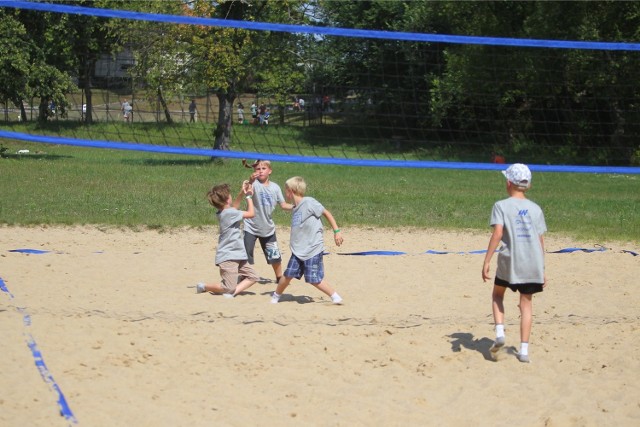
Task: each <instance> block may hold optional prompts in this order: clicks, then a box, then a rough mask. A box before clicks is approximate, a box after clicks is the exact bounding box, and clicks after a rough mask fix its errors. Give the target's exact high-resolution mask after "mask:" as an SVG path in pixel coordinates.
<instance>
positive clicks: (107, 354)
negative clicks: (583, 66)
mask: <svg viewBox="0 0 640 427" xmlns="http://www.w3.org/2000/svg"><path fill="white" fill-rule="evenodd" d="M343 231H344V237H345V244H344V245H343V246H342V247H341V248H336V247H335V246H334V245H333V239H332V238H331V235H330V233H327V235H326V237H325V241H326V242H327V250H328V251H329V252H330V255H328V256H327V257H326V258H325V268H326V271H327V280H328V281H329V282H330V283H331V284H333V285H334V286H335V287H336V289H337V290H338V291H339V292H340V294H341V295H342V297H343V298H344V301H345V304H344V305H343V306H334V305H332V304H331V303H330V301H329V299H328V298H327V297H325V296H324V295H323V294H321V293H320V292H318V291H317V290H316V289H314V288H313V287H312V286H310V285H307V284H305V283H302V282H299V281H294V282H293V284H292V285H291V286H290V287H289V289H288V290H287V294H286V295H285V296H284V297H283V300H282V302H281V303H280V304H270V302H269V294H270V292H271V291H273V289H275V284H274V283H271V281H270V280H271V279H272V278H273V272H272V270H271V268H270V267H269V266H267V265H266V263H265V262H264V259H263V258H262V257H261V256H258V257H257V258H256V259H257V262H256V269H257V271H258V272H259V273H260V275H261V276H262V277H264V278H265V279H266V280H264V282H265V283H258V284H256V285H254V286H253V287H252V288H250V289H249V291H250V292H249V293H247V294H245V295H241V296H239V297H237V298H235V299H227V298H223V297H221V296H215V295H211V294H199V295H196V293H195V288H194V285H195V283H196V282H198V281H205V280H206V281H217V280H218V277H219V276H218V271H217V268H216V267H215V266H214V265H213V257H214V251H215V246H216V239H217V236H216V228H215V227H213V226H212V227H211V228H206V229H198V230H176V231H171V232H162V233H161V232H157V231H139V232H135V231H131V230H117V229H101V228H97V227H72V228H63V227H61V228H57V227H53V228H51V227H49V228H41V227H33V228H19V227H0V236H1V239H0V278H1V279H2V281H3V283H4V286H3V290H2V291H1V292H0V334H1V336H2V364H0V366H1V368H0V370H1V374H0V425H3V426H26V425H29V426H58V425H59V426H63V425H69V424H75V423H76V422H77V424H78V425H85V426H212V425H219V426H287V425H296V426H301V425H304V426H307V425H308V426H409V425H410V426H468V425H479V426H503V425H504V426H507V425H509V426H514V425H515V426H563V427H564V426H605V425H606V426H638V425H640V383H639V380H640V340H639V339H640V292H639V291H640V289H639V287H640V256H637V257H634V256H632V255H630V254H627V253H623V252H622V250H625V249H626V250H632V251H635V252H640V250H639V248H638V247H633V245H632V244H624V243H615V244H605V243H603V242H597V243H601V244H603V245H604V246H605V247H607V248H608V249H607V250H606V251H604V252H591V253H587V252H572V253H564V254H551V253H550V254H548V255H547V257H546V260H547V276H548V279H549V286H548V287H547V288H546V290H545V291H544V292H543V293H542V294H540V295H537V296H536V297H535V298H534V315H535V318H534V326H533V333H532V339H531V346H530V355H531V360H532V363H530V364H523V363H520V362H518V361H517V360H516V358H515V356H514V352H515V349H516V348H517V346H518V343H519V329H518V325H519V316H518V309H517V296H516V295H515V294H513V293H511V292H509V293H508V295H507V299H506V307H505V308H506V317H507V321H506V328H507V346H506V348H505V349H504V350H503V351H502V352H501V353H500V354H499V357H498V360H497V361H493V360H492V358H491V357H490V352H489V347H490V345H491V343H492V339H493V336H494V334H493V324H492V317H491V306H490V293H491V285H489V284H485V283H483V282H482V280H481V275H480V272H481V265H482V260H483V255H481V254H470V253H468V252H470V251H475V250H482V249H484V248H486V245H487V242H488V238H489V230H487V232H486V233H473V232H468V233H453V232H442V231H429V230H403V231H399V232H392V231H380V230H374V229H348V228H347V229H343ZM279 236H280V241H281V244H282V247H283V249H286V250H285V251H284V252H285V260H287V259H288V256H289V251H288V230H286V229H282V230H279ZM546 242H547V250H548V251H554V250H558V249H563V248H569V247H581V248H593V247H594V242H579V241H573V240H570V239H567V238H562V237H556V236H553V235H550V236H547V239H546ZM16 249H38V250H45V251H49V252H47V253H43V254H29V253H23V252H12V251H13V250H16ZM372 250H388V251H403V252H406V254H404V255H398V256H373V255H370V256H353V255H339V254H338V253H345V252H359V251H372ZM427 250H438V251H453V252H464V253H462V254H446V255H430V254H424V252H425V251H427ZM494 265H495V258H494ZM30 343H31V346H29V344H30ZM38 352H40V353H38ZM40 356H41V359H40ZM62 399H64V401H62ZM65 403H66V404H65ZM61 408H62V414H61ZM65 415H66V417H65Z"/></svg>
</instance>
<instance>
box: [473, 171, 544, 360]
mask: <svg viewBox="0 0 640 427" xmlns="http://www.w3.org/2000/svg"><path fill="white" fill-rule="evenodd" d="M502 173H503V174H504V176H505V177H506V178H507V193H508V194H509V197H508V198H507V199H504V200H500V201H498V202H496V203H495V204H494V205H493V211H492V212H491V221H490V225H491V227H492V228H493V233H492V234H491V238H490V239H489V246H488V248H487V254H486V255H485V258H484V265H483V267H482V279H483V280H484V281H485V282H486V281H487V280H490V278H491V277H490V276H489V267H490V263H491V257H492V256H493V254H494V252H495V251H496V249H497V248H498V245H499V244H500V242H502V249H501V251H500V253H499V254H498V265H497V268H496V276H495V279H494V285H493V294H492V309H493V319H494V321H495V325H496V340H495V342H494V344H493V346H492V347H491V352H492V353H497V352H498V350H500V348H501V347H502V346H504V344H505V334H504V303H503V302H504V294H505V291H506V290H507V288H509V289H511V290H512V291H514V292H516V291H518V292H520V305H519V307H520V351H519V352H518V353H517V358H518V360H519V361H520V362H525V363H528V362H529V336H530V334H531V323H532V318H533V302H532V297H533V294H535V293H537V292H542V289H543V288H544V287H545V286H546V277H545V273H544V239H543V234H544V233H545V232H546V231H547V226H546V223H545V220H544V214H543V213H542V209H540V206H538V205H537V204H535V203H534V202H532V201H531V200H529V199H527V198H526V196H525V192H526V191H527V190H528V189H529V188H530V187H531V171H530V170H529V168H528V167H527V166H526V165H523V164H521V163H515V164H513V165H511V166H509V167H508V168H507V170H505V171H503V172H502Z"/></svg>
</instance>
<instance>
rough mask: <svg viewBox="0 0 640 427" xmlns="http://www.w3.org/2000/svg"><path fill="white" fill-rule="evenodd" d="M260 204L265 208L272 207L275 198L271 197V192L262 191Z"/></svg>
mask: <svg viewBox="0 0 640 427" xmlns="http://www.w3.org/2000/svg"><path fill="white" fill-rule="evenodd" d="M260 205H261V206H262V207H265V208H272V207H273V205H274V203H273V198H272V197H271V195H270V194H269V193H261V194H260Z"/></svg>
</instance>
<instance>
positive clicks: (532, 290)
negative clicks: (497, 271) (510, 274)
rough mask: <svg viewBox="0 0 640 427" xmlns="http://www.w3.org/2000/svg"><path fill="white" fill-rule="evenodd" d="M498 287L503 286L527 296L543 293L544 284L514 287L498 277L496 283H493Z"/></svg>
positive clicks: (526, 284)
mask: <svg viewBox="0 0 640 427" xmlns="http://www.w3.org/2000/svg"><path fill="white" fill-rule="evenodd" d="M493 284H494V285H496V286H502V287H503V288H509V289H511V290H512V291H513V292H516V291H518V292H520V293H521V294H525V295H532V294H537V293H538V292H542V283H518V284H517V285H512V284H511V283H509V282H507V281H506V280H502V279H500V278H499V277H498V276H496V279H495V281H494V282H493Z"/></svg>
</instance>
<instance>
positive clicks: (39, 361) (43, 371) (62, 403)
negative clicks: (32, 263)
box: [0, 277, 78, 424]
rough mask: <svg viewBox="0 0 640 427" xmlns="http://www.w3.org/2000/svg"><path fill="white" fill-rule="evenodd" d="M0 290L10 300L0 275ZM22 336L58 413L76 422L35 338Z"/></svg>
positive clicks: (24, 314)
mask: <svg viewBox="0 0 640 427" xmlns="http://www.w3.org/2000/svg"><path fill="white" fill-rule="evenodd" d="M0 290H1V291H2V292H4V293H5V294H7V295H8V296H9V299H11V300H12V299H13V298H14V296H13V294H12V293H11V292H10V291H9V289H8V288H7V285H6V284H5V282H4V280H2V278H1V277H0ZM16 309H17V310H18V311H19V312H20V313H21V314H22V321H23V324H24V326H25V327H29V326H31V316H30V315H29V314H28V313H27V312H26V311H25V310H24V308H22V307H16ZM24 336H25V338H26V341H27V346H29V350H31V355H32V356H33V360H34V362H35V365H36V367H37V368H38V372H40V376H42V379H43V380H44V381H45V382H46V383H47V384H48V385H49V386H50V387H51V389H52V390H53V391H54V392H55V393H56V395H57V396H58V407H59V409H60V415H62V416H63V417H64V418H65V419H66V420H67V421H69V422H70V423H73V424H77V423H78V420H77V419H76V417H75V415H73V412H71V409H70V408H69V405H68V404H67V399H65V397H64V394H63V393H62V390H61V389H60V387H59V386H58V384H57V383H56V381H55V380H54V379H53V375H51V372H49V368H47V365H46V364H45V363H44V359H43V357H42V353H41V352H40V349H38V345H37V344H36V341H35V339H34V338H33V336H32V335H31V334H30V333H27V332H25V333H24Z"/></svg>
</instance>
